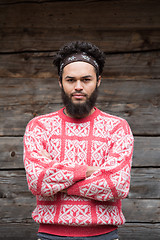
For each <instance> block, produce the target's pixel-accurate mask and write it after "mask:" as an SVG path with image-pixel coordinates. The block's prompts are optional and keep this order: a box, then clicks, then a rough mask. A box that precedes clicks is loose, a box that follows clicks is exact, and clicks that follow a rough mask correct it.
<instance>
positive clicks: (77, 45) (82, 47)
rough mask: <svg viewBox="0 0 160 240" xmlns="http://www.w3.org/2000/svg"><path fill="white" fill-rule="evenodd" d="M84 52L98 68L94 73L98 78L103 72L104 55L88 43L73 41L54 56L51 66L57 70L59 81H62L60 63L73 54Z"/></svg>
mask: <svg viewBox="0 0 160 240" xmlns="http://www.w3.org/2000/svg"><path fill="white" fill-rule="evenodd" d="M81 52H85V53H86V54H88V55H89V56H91V57H93V58H94V59H95V60H96V62H97V63H98V66H99V72H96V74H97V75H98V76H99V75H101V74H102V72H103V67H104V64H105V55H104V53H103V52H102V51H101V50H100V49H99V48H98V47H96V46H95V45H93V44H92V43H90V42H83V41H75V42H70V43H68V44H66V45H64V46H63V47H62V48H60V50H59V51H58V52H57V54H56V55H55V56H54V59H53V64H54V65H55V66H56V67H57V69H58V75H59V76H60V80H62V76H61V73H60V65H61V63H62V61H63V60H64V59H65V58H66V57H67V56H69V55H71V54H73V53H81ZM98 76H97V77H98Z"/></svg>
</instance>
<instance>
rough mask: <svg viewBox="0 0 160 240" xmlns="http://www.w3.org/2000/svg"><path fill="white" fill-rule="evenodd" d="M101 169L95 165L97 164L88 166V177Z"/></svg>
mask: <svg viewBox="0 0 160 240" xmlns="http://www.w3.org/2000/svg"><path fill="white" fill-rule="evenodd" d="M98 170H99V167H95V166H88V167H87V172H86V177H87V178H88V177H90V176H91V175H92V173H94V172H96V171H98Z"/></svg>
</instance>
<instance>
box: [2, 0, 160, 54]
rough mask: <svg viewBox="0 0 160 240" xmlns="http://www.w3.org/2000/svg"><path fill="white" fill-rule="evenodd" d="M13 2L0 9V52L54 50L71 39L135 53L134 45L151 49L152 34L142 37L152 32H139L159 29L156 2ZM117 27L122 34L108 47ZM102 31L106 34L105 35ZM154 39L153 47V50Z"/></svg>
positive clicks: (159, 23)
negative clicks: (132, 50) (133, 50)
mask: <svg viewBox="0 0 160 240" xmlns="http://www.w3.org/2000/svg"><path fill="white" fill-rule="evenodd" d="M9 3H12V2H9ZM14 3H15V4H10V5H8V4H6V2H5V4H4V5H3V4H2V3H1V5H0V16H1V21H0V26H1V29H2V31H1V33H2V34H1V44H0V51H20V50H26V49H29V50H33V49H34V50H37V49H43V50H46V49H47V50H48V49H51V50H52V49H53V48H54V49H55V48H56V49H57V48H59V46H60V44H63V43H64V41H69V40H74V39H84V40H90V41H94V42H95V43H96V44H98V45H99V46H100V47H102V48H103V49H104V50H109V51H110V50H111V51H114V50H116V51H117V50H120V51H121V49H123V50H131V49H133V48H134V49H137V45H138V49H139V48H141V49H143V48H144V49H146V48H147V49H148V48H152V47H154V40H153V39H154V33H153V38H152V37H151V39H149V38H150V37H149V38H148V37H147V35H150V36H152V34H146V33H145V34H144V35H143V33H140V31H139V30H149V31H150V30H151V31H153V30H156V29H159V27H160V17H159V12H160V4H159V1H158V0H152V1H151V0H146V1H144V4H142V2H141V1H130V2H129V3H128V1H126V0H121V1H119V2H118V4H117V2H115V1H101V2H99V1H83V2H82V1H74V4H72V1H63V7H62V4H61V1H52V2H48V1H46V3H45V2H44V1H43V3H41V4H40V2H39V1H37V3H36V2H35V1H34V2H32V3H30V2H21V4H19V3H20V2H18V1H16V2H14ZM106 12H107V14H106ZM91 13H92V14H91ZM99 13H101V14H99ZM42 16H43V17H42ZM88 16H89V17H88ZM102 16H103V17H102ZM37 19H38V20H37ZM73 19H74V21H73ZM117 29H118V30H124V31H123V33H122V34H118V36H119V37H118V38H117V41H116V44H115V45H114V43H115V42H114V41H113V40H112V36H113V31H114V30H117ZM131 29H132V31H133V32H132V34H131V35H130V36H129V38H128V39H126V36H127V35H128V33H127V31H128V30H130V31H131ZM108 31H112V33H109V35H108ZM125 31H126V33H125ZM116 35H117V33H115V35H114V36H115V38H116V37H117V36H116ZM121 36H123V37H121ZM110 38H111V39H110ZM156 38H157V36H155V41H156V45H155V47H158V46H159V43H158V41H157V39H156ZM17 39H19V41H17ZM108 39H110V40H108ZM122 39H123V40H122ZM107 42H109V44H108V45H107ZM111 42H112V43H111ZM134 45H135V46H136V47H134ZM118 46H120V48H119V47H118ZM158 48H159V47H158Z"/></svg>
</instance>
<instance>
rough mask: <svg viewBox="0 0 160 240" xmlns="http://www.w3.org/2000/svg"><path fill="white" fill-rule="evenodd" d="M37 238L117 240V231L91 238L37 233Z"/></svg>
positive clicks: (41, 239) (53, 239)
mask: <svg viewBox="0 0 160 240" xmlns="http://www.w3.org/2000/svg"><path fill="white" fill-rule="evenodd" d="M37 237H38V239H37V240H114V239H115V240H118V231H117V230H114V231H112V232H110V233H106V234H102V235H98V236H91V237H61V236H57V235H50V234H46V233H38V234H37Z"/></svg>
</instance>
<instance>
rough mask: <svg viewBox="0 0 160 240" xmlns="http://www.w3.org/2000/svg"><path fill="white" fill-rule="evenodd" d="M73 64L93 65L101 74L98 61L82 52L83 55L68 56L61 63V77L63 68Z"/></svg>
mask: <svg viewBox="0 0 160 240" xmlns="http://www.w3.org/2000/svg"><path fill="white" fill-rule="evenodd" d="M72 62H87V63H89V64H91V65H92V66H93V67H95V69H96V70H97V72H98V73H99V66H98V63H97V62H96V60H95V59H94V58H93V57H91V56H89V55H87V54H86V53H85V52H82V53H73V54H72V55H70V56H68V57H67V58H65V59H64V60H63V61H62V62H61V64H60V75H61V74H62V71H63V68H64V67H65V66H66V65H68V64H70V63H72Z"/></svg>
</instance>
